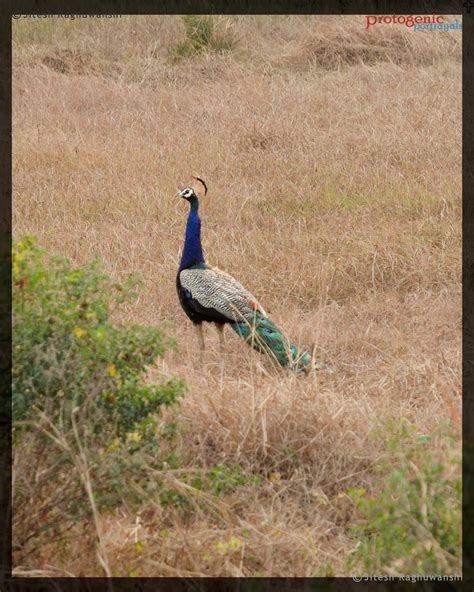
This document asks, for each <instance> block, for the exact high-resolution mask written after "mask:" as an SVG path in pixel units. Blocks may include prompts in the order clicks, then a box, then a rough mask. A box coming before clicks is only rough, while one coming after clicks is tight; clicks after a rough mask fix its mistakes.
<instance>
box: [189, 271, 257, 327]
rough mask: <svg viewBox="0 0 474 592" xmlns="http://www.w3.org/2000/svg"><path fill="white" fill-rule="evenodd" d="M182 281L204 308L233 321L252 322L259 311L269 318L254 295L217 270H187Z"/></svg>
mask: <svg viewBox="0 0 474 592" xmlns="http://www.w3.org/2000/svg"><path fill="white" fill-rule="evenodd" d="M179 279H180V281H181V285H182V286H183V288H184V289H185V290H187V291H188V292H189V293H190V294H191V297H192V298H193V299H194V300H196V301H197V302H198V303H199V304H200V305H201V306H202V307H204V308H206V309H213V310H215V311H217V312H218V313H219V314H221V315H223V316H225V317H226V318H228V319H229V320H230V321H242V320H243V319H247V320H249V321H251V320H252V319H253V318H254V316H255V312H256V311H258V312H260V313H261V314H263V315H265V316H266V313H265V311H264V310H263V308H262V307H261V305H260V304H259V302H258V301H257V299H256V298H255V296H253V294H251V293H250V292H249V291H248V290H246V289H245V288H244V287H243V286H242V284H240V283H239V282H238V281H237V280H236V279H235V278H233V277H232V276H231V275H229V274H228V273H225V272H224V271H221V270H220V269H218V268H217V267H210V266H207V267H206V268H190V269H184V270H183V271H181V273H180V275H179Z"/></svg>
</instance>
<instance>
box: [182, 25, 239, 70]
mask: <svg viewBox="0 0 474 592" xmlns="http://www.w3.org/2000/svg"><path fill="white" fill-rule="evenodd" d="M182 20H183V24H184V28H185V34H186V39H185V40H184V41H182V42H180V43H178V44H176V45H174V46H173V47H172V48H171V49H170V53H171V56H172V57H173V58H174V59H176V60H179V59H182V58H186V57H190V56H193V55H197V54H201V53H204V52H213V53H225V52H226V51H230V50H231V49H233V48H234V46H235V40H234V38H233V37H232V35H231V34H230V32H229V31H228V30H227V29H226V30H224V31H217V28H216V23H215V17H213V16H212V15H185V16H183V17H182Z"/></svg>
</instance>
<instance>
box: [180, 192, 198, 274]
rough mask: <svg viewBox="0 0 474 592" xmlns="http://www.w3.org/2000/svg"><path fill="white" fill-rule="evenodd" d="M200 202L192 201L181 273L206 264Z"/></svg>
mask: <svg viewBox="0 0 474 592" xmlns="http://www.w3.org/2000/svg"><path fill="white" fill-rule="evenodd" d="M198 208H199V201H198V199H197V197H193V198H192V200H191V210H190V211H189V216H188V222H187V224H186V235H185V239H184V248H183V254H182V256H181V263H180V265H179V271H181V270H182V269H187V268H188V267H191V266H192V265H196V264H197V263H204V255H203V252H202V246H201V219H200V218H199V214H198Z"/></svg>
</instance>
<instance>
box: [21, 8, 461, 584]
mask: <svg viewBox="0 0 474 592" xmlns="http://www.w3.org/2000/svg"><path fill="white" fill-rule="evenodd" d="M13 27H14V28H13V33H14V70H13V72H14V80H13V88H14V95H13V96H14V119H13V129H14V135H13V147H14V154H13V159H14V161H13V162H14V196H13V199H14V231H15V234H16V235H17V236H20V235H22V234H25V233H28V234H34V235H37V236H38V237H39V240H40V242H41V244H42V245H43V246H45V247H46V248H47V249H48V250H50V251H51V252H54V253H61V254H65V255H67V256H68V257H70V258H71V259H72V260H73V261H74V262H76V263H77V264H81V263H84V262H85V261H87V260H89V259H90V258H91V257H93V256H95V255H98V256H100V258H101V259H102V260H103V262H104V266H105V268H106V269H107V271H108V272H109V273H110V274H111V275H112V276H113V277H114V278H117V279H123V278H124V277H126V276H127V275H128V274H130V273H133V274H138V275H140V276H141V277H142V278H143V280H144V283H143V286H142V289H141V291H140V295H139V298H138V299H137V300H136V302H135V303H134V304H133V305H129V306H128V307H126V308H125V309H124V312H123V313H122V314H123V318H125V319H127V320H131V321H133V322H139V323H143V324H146V325H158V326H163V327H165V328H166V329H167V331H168V333H169V334H171V335H173V336H175V337H176V338H177V340H178V343H179V349H178V350H177V351H176V352H173V353H169V354H168V355H167V356H166V357H165V359H164V361H163V362H162V364H161V367H160V371H159V372H158V371H156V372H155V373H154V374H152V378H156V379H160V377H161V376H163V375H164V376H171V375H173V376H178V377H182V378H185V379H186V380H187V381H188V383H189V385H190V388H189V392H188V394H187V395H186V397H185V398H184V399H183V401H182V402H181V406H180V411H179V424H180V426H181V428H180V429H181V431H180V435H179V438H178V440H177V444H176V447H177V451H178V452H179V456H180V459H181V461H180V462H181V465H180V466H181V469H180V470H184V469H192V468H193V467H205V468H206V467H213V466H216V465H219V464H225V465H226V466H229V467H238V466H240V467H241V468H242V470H243V471H245V472H246V473H248V474H251V475H257V476H259V479H260V480H259V481H258V483H259V484H258V485H256V484H255V485H249V484H247V485H245V486H244V485H242V486H240V487H235V488H231V491H230V492H228V493H226V495H225V496H223V497H222V496H221V497H219V498H218V500H216V502H215V505H216V508H217V509H215V511H213V512H210V511H208V512H206V511H202V512H201V511H199V512H198V511H196V512H191V513H187V514H185V515H181V514H180V513H179V512H177V511H176V510H175V509H173V508H172V509H169V508H163V507H161V506H160V504H158V503H156V504H152V503H150V502H147V503H146V504H144V506H143V508H142V509H141V511H140V512H136V511H133V512H132V511H131V510H130V509H129V508H127V507H126V506H125V505H124V506H123V507H118V508H116V510H115V511H114V512H108V513H104V514H103V515H102V516H101V521H102V528H103V531H104V536H103V541H102V544H103V546H104V547H105V549H106V551H107V556H108V561H109V564H110V570H111V572H112V573H114V574H116V575H127V573H132V574H134V575H164V576H168V575H193V574H196V575H213V576H217V575H230V576H235V575H272V576H282V575H298V576H308V575H320V574H325V573H328V574H336V575H347V574H349V573H360V572H361V571H364V570H365V572H370V571H372V573H380V572H383V573H391V574H394V573H395V574H396V573H401V574H403V573H414V572H415V571H416V570H417V569H418V568H417V565H416V564H409V563H403V561H402V563H400V562H399V560H398V559H395V558H394V557H395V555H394V556H390V555H388V556H387V557H385V558H383V557H382V556H380V557H379V558H377V557H376V558H374V563H373V564H372V565H369V566H366V567H365V568H364V567H361V566H362V563H360V564H357V565H352V567H351V564H350V562H349V563H348V557H350V556H351V555H350V552H351V551H354V549H355V548H356V547H357V545H358V542H359V543H360V541H361V540H362V539H361V537H362V535H360V534H359V535H354V530H353V528H354V527H356V526H357V525H360V524H361V521H363V520H364V518H363V516H361V513H360V512H361V510H360V507H359V506H358V505H357V503H355V502H354V499H353V497H354V491H361V490H365V491H366V492H367V495H368V496H369V497H370V498H371V499H376V500H377V499H378V500H382V501H381V502H380V503H381V504H382V506H383V503H384V501H383V500H384V498H383V496H384V495H389V494H387V493H386V483H385V482H384V481H383V476H381V474H380V472H379V469H378V468H377V467H378V466H379V464H378V463H379V461H380V459H381V458H382V457H383V456H384V454H385V453H386V450H387V446H388V444H387V441H388V440H389V439H390V438H392V437H393V434H392V436H388V435H387V436H385V435H384V434H388V433H389V432H390V428H389V427H387V426H388V425H392V426H394V425H395V426H399V425H403V424H404V423H407V424H409V425H411V426H412V428H413V430H414V433H415V434H416V437H418V436H420V435H429V436H431V437H432V440H431V444H430V451H431V452H432V453H433V454H435V456H436V455H437V456H436V458H438V460H439V459H441V461H440V462H442V463H443V467H444V469H443V471H444V472H443V475H444V477H443V478H446V479H451V478H455V477H456V475H458V471H459V468H458V467H457V468H456V469H454V473H452V474H451V472H452V471H453V469H452V468H450V467H451V465H450V464H449V462H448V460H447V459H449V458H451V455H452V454H453V451H454V452H456V451H458V450H459V436H460V424H459V414H460V321H461V318H460V218H461V209H460V184H461V129H460V112H461V65H460V43H461V37H460V33H459V32H458V31H448V32H444V31H419V32H414V31H412V30H411V29H408V28H407V27H405V26H401V25H396V26H394V25H379V26H378V27H372V28H371V29H370V30H369V31H366V30H365V21H364V19H363V17H341V18H340V17H288V16H271V17H228V18H224V17H215V18H214V19H213V20H212V21H207V20H206V21H204V22H202V21H196V20H194V21H193V20H189V19H188V20H187V21H183V19H181V18H179V17H122V18H120V19H108V20H105V19H102V20H98V19H95V20H94V19H82V20H79V19H76V20H74V21H69V20H58V19H54V20H53V19H42V20H34V19H20V20H17V21H15V23H14V26H13ZM193 174H198V175H200V176H202V177H203V178H204V179H205V180H206V181H207V183H208V185H209V193H208V196H207V197H206V198H203V199H202V204H201V211H202V220H203V243H204V249H205V254H206V256H207V260H208V262H209V263H211V264H213V265H217V266H219V267H220V268H222V269H224V270H226V271H227V272H229V273H232V274H233V275H234V276H235V277H236V278H237V279H239V281H241V282H242V283H243V284H244V285H245V286H246V287H247V288H248V289H249V290H250V291H252V292H253V293H254V294H255V295H256V296H257V297H258V298H259V299H260V301H261V302H262V304H263V306H264V307H265V309H266V310H267V312H269V313H270V315H271V317H272V318H273V319H274V320H275V322H276V323H277V324H278V325H279V326H280V327H281V328H282V329H284V331H285V332H286V333H287V334H288V335H289V336H291V337H292V339H294V340H296V341H297V342H299V343H301V344H302V345H303V346H305V347H308V348H310V347H311V346H312V344H314V343H315V344H316V345H317V353H318V357H319V358H320V359H321V360H323V361H325V362H330V363H331V365H332V366H333V368H334V372H333V373H332V374H328V373H321V374H318V375H317V376H312V377H309V378H302V377H297V376H293V375H288V374H286V373H284V372H283V373H282V372H281V371H279V370H277V369H275V368H273V367H272V365H271V363H270V362H269V361H267V360H266V359H264V358H263V357H262V356H260V355H259V354H257V353H253V352H251V351H250V349H249V348H248V347H247V346H246V345H245V344H244V343H242V342H241V341H240V340H239V338H238V337H237V336H235V335H234V334H233V332H231V331H230V330H229V331H226V336H227V342H226V348H225V352H224V353H223V354H221V353H220V352H219V348H218V336H217V332H216V331H215V330H214V329H213V328H212V327H209V328H207V331H206V342H207V351H206V354H205V358H204V363H203V364H202V365H201V364H200V362H199V355H198V350H197V341H196V339H195V335H194V331H193V328H192V326H191V325H190V323H189V322H188V320H187V318H186V317H185V315H184V313H183V312H182V310H181V309H180V307H179V304H178V300H177V296H176V292H175V274H176V269H177V266H178V261H179V254H180V249H181V247H182V244H183V233H184V224H185V219H186V216H187V207H186V206H187V204H186V203H185V202H184V201H183V200H180V199H178V198H175V197H173V195H174V194H175V193H176V191H177V190H178V189H180V188H182V187H183V186H185V185H187V184H189V183H190V182H191V175H193ZM387 422H391V424H390V423H389V424H387ZM377 430H378V431H377ZM397 433H398V432H397V429H395V434H397ZM440 434H441V435H440ZM443 435H449V436H452V437H453V439H452V440H450V444H449V446H448V445H447V444H446V442H445V440H444V439H443V437H442V436H443ZM400 438H402V436H400V437H399V441H402V442H404V441H405V440H403V438H405V436H403V438H402V440H400ZM402 448H403V447H402ZM17 454H20V455H21V454H23V455H27V454H28V451H27V448H26V447H24V448H20V450H19V451H18V452H17ZM409 462H410V461H409V460H407V464H406V467H409ZM412 462H413V461H412ZM433 462H435V461H433ZM415 465H416V466H417V467H418V469H419V467H420V465H417V464H416V462H415ZM407 470H408V469H407ZM410 470H411V469H410ZM178 476H179V475H178ZM413 478H414V477H413V475H411V476H410V475H408V473H407V476H406V482H404V483H405V485H406V487H409V486H410V483H412V481H413ZM423 491H425V490H423ZM430 491H431V490H430V488H429V487H428V489H427V490H426V491H425V494H424V497H423V496H421V498H422V499H423V500H425V501H426V499H428V501H429V498H430ZM384 492H385V493H384ZM390 495H391V494H390ZM421 498H420V499H421ZM425 498H426V499H425ZM390 499H391V500H392V501H393V499H394V498H390ZM387 503H388V502H387ZM423 503H424V502H423ZM384 528H386V529H387V530H388V531H389V532H390V528H391V526H390V522H389V521H387V523H386V525H385V526H384ZM453 528H455V527H454V526H453ZM73 532H74V534H75V536H74V537H73V538H72V539H71V540H70V542H69V543H68V545H63V544H61V543H51V542H49V543H48V539H47V537H45V538H43V539H38V540H34V541H31V540H30V541H28V544H26V543H24V544H22V545H19V547H18V549H17V552H16V558H15V564H16V566H17V569H18V572H17V573H26V574H30V575H34V574H36V573H44V574H47V573H50V574H53V573H54V574H70V575H71V574H72V575H76V576H77V575H101V574H102V573H103V571H102V567H101V565H100V564H99V562H98V561H97V558H96V554H95V548H94V545H95V543H94V544H91V541H95V538H94V529H93V527H92V522H87V521H82V522H81V523H80V524H77V525H76V526H74V530H73ZM394 536H395V535H394ZM424 537H425V535H422V534H420V535H419V542H420V545H425V546H426V545H428V547H429V548H430V549H432V553H434V555H435V557H438V555H437V553H438V551H437V550H436V549H438V547H436V544H435V543H432V542H430V540H428V542H426V541H427V539H426V537H425V538H424ZM138 543H140V544H138ZM430 544H431V547H430ZM359 547H360V545H359ZM457 557H458V559H457V560H456V559H455V560H451V559H449V560H446V558H445V557H444V556H443V554H442V553H440V554H439V558H438V559H439V560H438V564H437V565H438V566H439V573H459V572H460V560H459V554H458V555H457ZM379 559H380V561H379ZM377 561H379V562H378V563H377ZM397 561H398V563H397ZM443 561H444V562H443ZM446 561H447V562H446ZM407 570H411V571H407Z"/></svg>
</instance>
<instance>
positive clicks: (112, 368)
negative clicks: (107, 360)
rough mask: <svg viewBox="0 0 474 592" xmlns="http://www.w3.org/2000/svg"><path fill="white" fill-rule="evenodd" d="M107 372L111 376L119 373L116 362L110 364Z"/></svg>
mask: <svg viewBox="0 0 474 592" xmlns="http://www.w3.org/2000/svg"><path fill="white" fill-rule="evenodd" d="M107 374H108V375H109V376H115V375H116V374H117V368H116V367H115V364H110V365H109V366H107Z"/></svg>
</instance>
